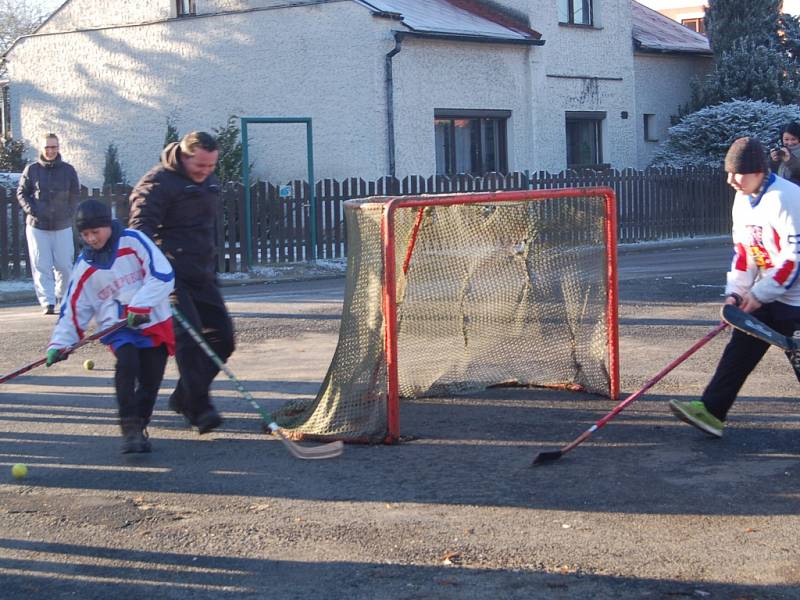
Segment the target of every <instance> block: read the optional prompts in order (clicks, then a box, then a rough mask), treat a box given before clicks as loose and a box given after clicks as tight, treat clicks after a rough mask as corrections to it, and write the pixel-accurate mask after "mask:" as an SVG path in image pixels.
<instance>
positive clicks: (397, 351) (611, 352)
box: [275, 187, 619, 443]
mask: <svg viewBox="0 0 800 600" xmlns="http://www.w3.org/2000/svg"><path fill="white" fill-rule="evenodd" d="M344 207H345V217H346V223H347V233H348V235H347V239H348V268H347V283H346V290H345V302H344V306H343V310H342V321H341V324H340V331H339V342H338V344H337V348H336V352H335V353H334V358H333V360H332V362H331V366H330V367H329V369H328V372H327V374H326V376H325V379H324V381H323V384H322V387H321V389H320V391H319V393H318V394H317V397H316V398H315V399H314V400H313V401H310V402H308V401H307V402H301V401H295V402H290V403H288V404H287V405H286V406H284V407H283V408H281V409H280V410H279V411H277V413H276V415H275V417H276V420H277V422H278V423H279V424H280V425H281V426H282V427H284V428H285V429H288V430H289V431H290V432H292V434H293V435H294V437H295V438H298V439H303V438H307V439H343V440H345V441H353V442H386V443H392V442H395V441H397V440H398V439H400V399H401V398H413V397H423V396H431V395H455V394H459V393H464V392H468V391H473V390H479V389H483V388H487V387H491V386H495V385H501V384H517V385H525V386H545V387H562V388H565V389H574V390H582V391H587V392H591V393H596V394H603V395H606V396H608V397H610V398H616V397H617V395H618V393H619V347H618V323H617V321H618V310H617V261H616V243H617V242H616V230H617V225H616V198H615V195H614V192H613V190H612V189H610V188H605V187H597V188H580V189H578V188H569V189H555V190H523V191H497V192H481V193H464V194H448V195H421V196H400V197H371V198H364V199H358V200H349V201H346V202H345V203H344Z"/></svg>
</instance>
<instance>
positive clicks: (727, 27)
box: [705, 0, 783, 60]
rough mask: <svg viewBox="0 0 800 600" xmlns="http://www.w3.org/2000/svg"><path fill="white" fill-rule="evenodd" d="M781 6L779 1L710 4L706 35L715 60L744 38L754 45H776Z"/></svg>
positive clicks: (730, 0)
mask: <svg viewBox="0 0 800 600" xmlns="http://www.w3.org/2000/svg"><path fill="white" fill-rule="evenodd" d="M782 4H783V2H782V0H709V1H708V8H706V17H705V19H706V35H707V36H708V40H709V43H710V44H711V50H712V52H713V53H714V57H715V59H716V60H720V59H721V58H722V55H723V54H724V53H725V52H730V51H731V50H733V48H734V44H735V42H737V41H742V39H743V38H748V39H749V40H750V41H752V42H753V43H754V44H755V45H761V46H771V45H774V44H776V43H777V42H778V31H779V22H780V17H781V6H782Z"/></svg>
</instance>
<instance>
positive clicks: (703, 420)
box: [669, 400, 725, 438]
mask: <svg viewBox="0 0 800 600" xmlns="http://www.w3.org/2000/svg"><path fill="white" fill-rule="evenodd" d="M669 409H670V410H671V411H672V414H674V415H675V416H676V417H678V418H679V419H680V420H681V421H683V422H684V423H688V424H689V425H694V426H695V427H697V428H698V429H702V430H703V431H705V432H706V433H708V434H710V435H713V436H714V437H718V438H720V437H722V429H723V427H725V423H723V422H722V421H720V420H719V419H718V418H717V417H715V416H714V415H712V414H711V413H710V412H708V409H707V408H706V406H705V404H703V403H702V402H701V401H700V400H692V401H691V402H680V401H678V400H670V401H669Z"/></svg>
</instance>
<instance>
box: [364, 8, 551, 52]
mask: <svg viewBox="0 0 800 600" xmlns="http://www.w3.org/2000/svg"><path fill="white" fill-rule="evenodd" d="M356 2H358V3H359V4H362V5H364V6H366V7H367V8H369V9H370V10H372V11H373V13H374V14H376V15H378V16H384V17H391V18H396V19H398V20H399V21H400V22H401V23H402V24H403V25H404V26H405V27H407V28H408V30H409V31H410V32H413V33H418V34H435V35H448V36H455V37H464V38H467V39H469V38H472V39H487V40H496V41H501V42H502V41H507V42H523V43H524V42H532V41H536V40H539V38H540V37H541V34H539V33H538V32H536V31H534V30H533V29H531V28H530V27H528V25H527V23H525V22H524V21H522V20H520V19H516V18H514V17H513V16H512V15H509V14H506V13H504V12H501V11H499V10H496V9H493V8H491V7H489V6H487V5H486V4H485V3H482V2H477V1H476V0H356Z"/></svg>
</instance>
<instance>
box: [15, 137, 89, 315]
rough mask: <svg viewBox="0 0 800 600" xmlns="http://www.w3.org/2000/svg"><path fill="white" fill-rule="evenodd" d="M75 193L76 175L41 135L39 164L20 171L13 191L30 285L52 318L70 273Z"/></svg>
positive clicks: (53, 140) (54, 140) (52, 139)
mask: <svg viewBox="0 0 800 600" xmlns="http://www.w3.org/2000/svg"><path fill="white" fill-rule="evenodd" d="M79 193H80V183H79V182H78V174H77V173H76V172H75V169H74V168H73V167H72V165H70V164H69V163H66V162H64V161H63V160H62V158H61V153H60V152H59V141H58V136H57V135H56V134H55V133H48V134H46V135H45V136H43V137H42V148H41V153H40V154H39V159H38V160H37V161H36V162H34V163H31V164H29V165H28V166H26V167H25V169H24V170H23V171H22V177H21V178H20V180H19V186H18V187H17V201H18V202H19V205H20V206H21V207H22V210H23V211H24V212H25V223H26V227H25V237H26V239H27V241H28V256H29V258H30V267H31V273H32V274H33V286H34V289H35V291H36V298H37V300H38V301H39V304H40V305H41V306H42V309H43V313H44V314H45V315H53V314H55V312H56V310H55V309H56V306H57V305H58V304H59V303H60V302H61V299H62V298H63V297H64V292H65V291H66V285H67V281H68V280H69V274H70V271H71V270H72V261H73V259H74V257H75V244H74V242H73V234H72V216H73V213H74V212H75V207H76V206H77V204H78V199H79Z"/></svg>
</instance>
